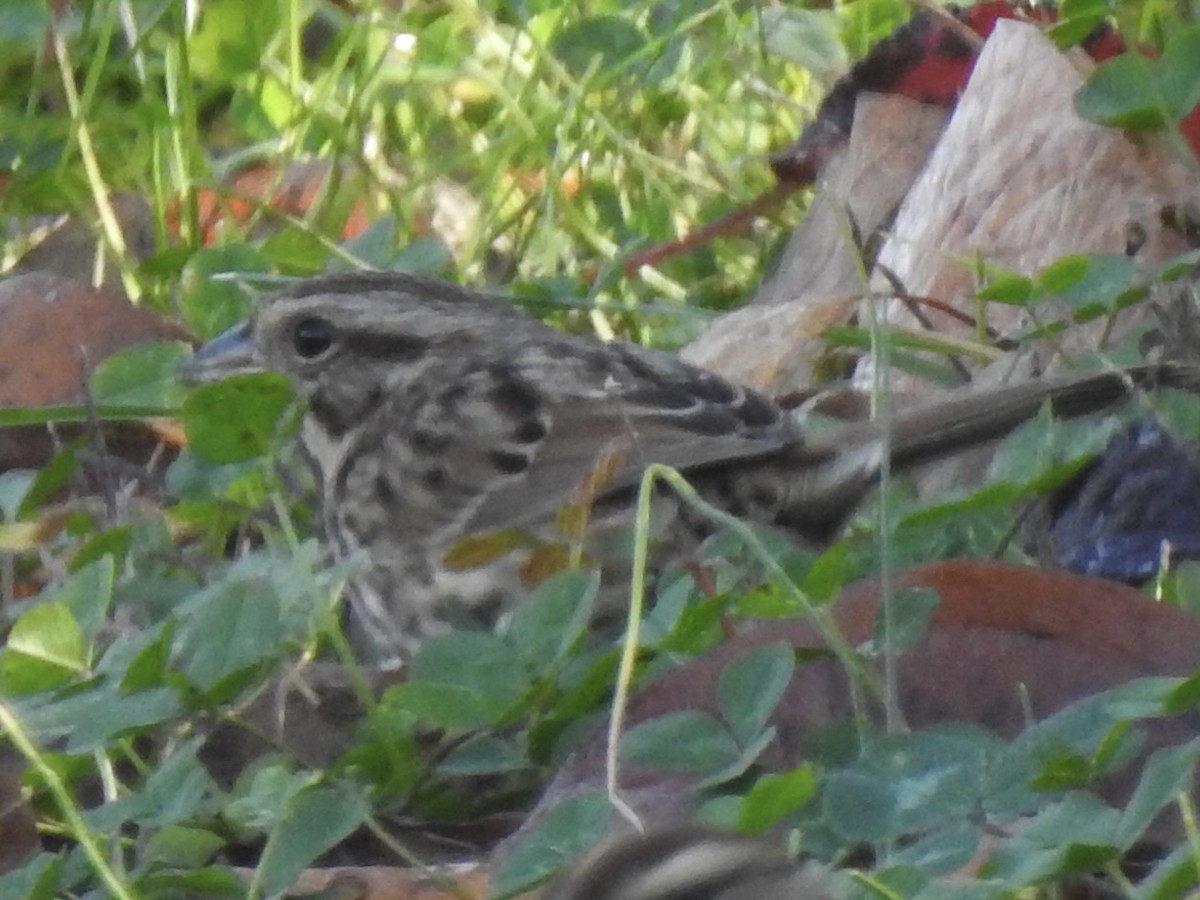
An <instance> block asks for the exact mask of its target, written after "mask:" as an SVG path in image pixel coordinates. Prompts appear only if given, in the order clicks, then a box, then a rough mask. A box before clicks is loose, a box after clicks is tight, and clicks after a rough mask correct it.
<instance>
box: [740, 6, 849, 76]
mask: <svg viewBox="0 0 1200 900" xmlns="http://www.w3.org/2000/svg"><path fill="white" fill-rule="evenodd" d="M761 16H762V30H763V45H764V46H765V47H766V49H767V52H769V53H774V54H776V55H777V56H782V57H783V58H784V59H787V60H790V61H791V62H794V63H795V64H796V65H798V66H800V67H801V68H804V69H807V70H808V71H810V72H812V74H813V75H814V76H815V77H816V78H817V80H819V81H823V82H825V83H826V84H830V83H832V82H833V81H834V80H836V79H837V78H840V77H841V76H842V75H843V74H845V72H846V70H847V69H848V68H849V65H850V60H849V56H848V55H847V53H846V47H845V45H844V44H843V43H842V40H841V35H840V33H839V27H840V21H839V17H838V16H837V15H836V14H835V13H834V12H833V11H832V10H829V9H801V8H798V7H790V6H767V7H764V8H763V10H762V12H761Z"/></svg>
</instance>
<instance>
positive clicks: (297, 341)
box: [292, 316, 333, 359]
mask: <svg viewBox="0 0 1200 900" xmlns="http://www.w3.org/2000/svg"><path fill="white" fill-rule="evenodd" d="M292 346H293V347H294V348H295V349H296V352H297V353H298V354H300V356H302V357H303V358H304V359H316V358H317V357H318V356H320V355H321V354H322V353H324V352H325V351H326V350H328V349H329V348H330V347H332V346H333V325H332V323H330V321H329V320H328V319H321V318H318V317H315V316H313V317H310V318H307V319H301V320H300V321H299V322H297V323H296V326H295V328H293V329H292Z"/></svg>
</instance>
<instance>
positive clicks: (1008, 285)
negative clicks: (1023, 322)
mask: <svg viewBox="0 0 1200 900" xmlns="http://www.w3.org/2000/svg"><path fill="white" fill-rule="evenodd" d="M975 296H977V297H978V298H979V299H980V300H990V301H992V302H993V303H1008V304H1010V305H1012V306H1025V305H1026V304H1028V303H1029V301H1030V300H1032V299H1033V298H1034V297H1035V296H1036V294H1035V291H1034V283H1033V281H1032V280H1030V279H1029V278H1025V277H1024V276H1021V275H1002V276H1000V277H998V278H995V279H993V280H992V281H990V282H989V283H988V284H985V285H984V286H983V287H981V288H980V289H979V290H978V291H976V292H975Z"/></svg>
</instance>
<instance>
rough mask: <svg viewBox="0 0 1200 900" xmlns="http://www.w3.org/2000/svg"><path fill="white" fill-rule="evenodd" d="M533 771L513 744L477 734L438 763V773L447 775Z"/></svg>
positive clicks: (491, 736)
mask: <svg viewBox="0 0 1200 900" xmlns="http://www.w3.org/2000/svg"><path fill="white" fill-rule="evenodd" d="M529 768H530V762H529V760H527V759H526V758H525V755H524V754H523V753H521V751H520V750H519V749H518V748H517V747H516V746H515V745H514V744H513V743H512V742H511V741H506V740H504V739H502V738H499V737H496V736H495V735H490V734H481V735H476V736H475V737H473V738H471V739H470V740H468V741H465V742H463V743H462V744H460V745H459V746H457V747H455V748H454V749H453V750H451V751H450V752H449V753H448V754H446V757H445V759H443V760H442V761H441V762H440V763H439V764H438V771H439V772H441V773H442V774H444V775H456V776H472V777H474V776H478V775H498V774H504V773H508V772H521V771H525V770H527V769H529Z"/></svg>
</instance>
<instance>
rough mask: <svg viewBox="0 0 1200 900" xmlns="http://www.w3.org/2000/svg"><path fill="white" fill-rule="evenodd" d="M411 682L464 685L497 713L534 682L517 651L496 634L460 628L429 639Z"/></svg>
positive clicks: (418, 658) (417, 662) (413, 663)
mask: <svg viewBox="0 0 1200 900" xmlns="http://www.w3.org/2000/svg"><path fill="white" fill-rule="evenodd" d="M411 673H412V674H411V676H410V683H411V682H430V683H435V684H442V685H447V686H452V687H456V688H461V689H462V690H465V691H468V692H469V693H472V694H474V695H476V696H477V697H479V698H480V699H481V700H482V701H483V702H485V703H488V704H490V705H491V706H493V708H494V710H493V711H494V712H495V713H499V712H501V711H502V710H499V709H495V708H496V707H508V706H510V705H512V704H514V703H516V702H517V701H519V700H520V699H521V697H523V696H524V695H525V692H526V691H528V690H529V688H530V686H531V682H530V679H529V675H528V673H527V672H526V671H525V666H524V663H523V662H522V660H521V658H520V656H519V655H518V653H517V651H516V650H515V649H514V648H513V647H512V646H510V645H509V644H508V643H507V642H505V641H503V640H501V639H500V638H499V637H497V636H496V635H494V634H486V633H482V632H468V631H459V632H453V633H451V634H447V635H442V636H439V637H435V638H432V639H431V640H428V641H426V642H425V643H424V644H423V645H422V646H421V649H420V650H419V651H418V653H417V655H416V657H414V659H413V661H412V667H411Z"/></svg>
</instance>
